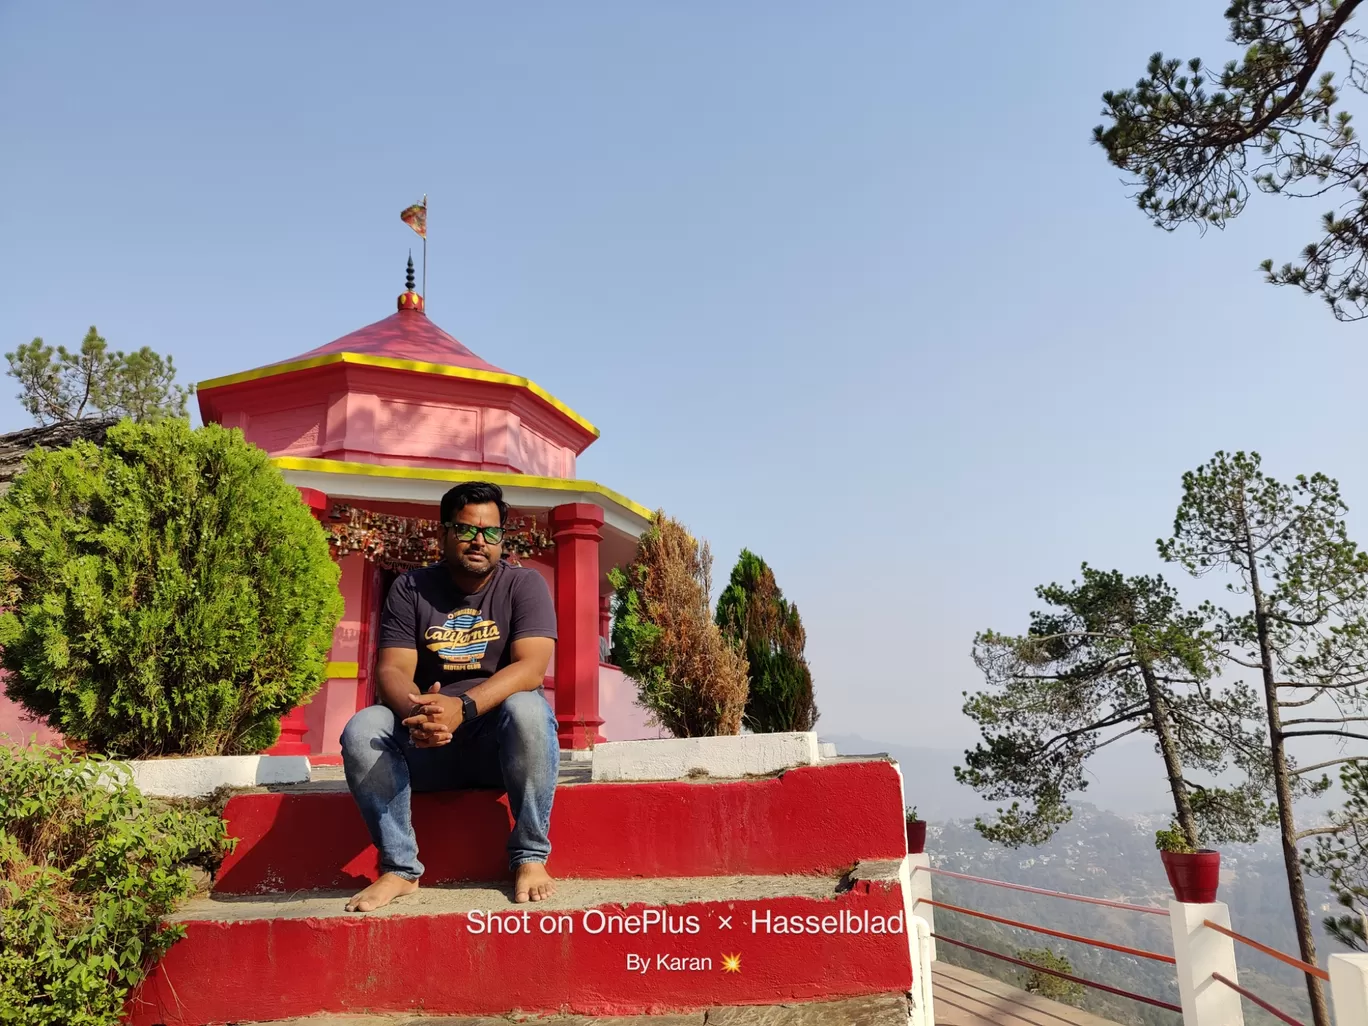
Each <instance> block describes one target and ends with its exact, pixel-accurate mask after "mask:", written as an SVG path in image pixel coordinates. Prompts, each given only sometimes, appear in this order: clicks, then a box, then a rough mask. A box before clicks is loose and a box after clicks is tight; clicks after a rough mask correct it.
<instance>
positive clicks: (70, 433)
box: [0, 420, 116, 492]
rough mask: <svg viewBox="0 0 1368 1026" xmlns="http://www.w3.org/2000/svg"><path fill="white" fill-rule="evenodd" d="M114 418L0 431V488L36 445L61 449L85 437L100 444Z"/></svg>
mask: <svg viewBox="0 0 1368 1026" xmlns="http://www.w3.org/2000/svg"><path fill="white" fill-rule="evenodd" d="M114 423H116V422H115V421H114V420H67V421H62V422H61V423H59V424H49V425H48V426H47V427H32V428H24V429H23V430H22V431H11V432H10V433H9V434H7V435H0V492H3V491H4V490H5V489H6V488H8V487H9V483H10V481H12V480H13V479H14V475H16V474H17V473H19V471H20V470H22V469H23V468H24V457H25V456H27V455H28V454H29V452H30V451H31V450H33V449H36V448H38V447H39V446H42V447H43V448H44V449H60V448H61V447H62V446H64V445H70V444H71V443H72V442H74V441H76V440H77V439H80V438H84V439H87V440H89V441H92V442H94V443H95V444H96V445H99V444H100V443H101V442H103V441H104V437H105V432H106V431H108V430H109V429H110V427H111V426H112V425H113V424H114Z"/></svg>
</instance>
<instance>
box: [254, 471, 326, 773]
mask: <svg viewBox="0 0 1368 1026" xmlns="http://www.w3.org/2000/svg"><path fill="white" fill-rule="evenodd" d="M299 497H300V498H301V499H303V500H304V502H305V504H307V505H308V507H309V510H310V511H311V512H312V513H313V515H314V519H315V520H322V519H323V516H324V514H325V513H326V512H327V509H328V497H327V496H326V495H324V494H323V493H322V492H320V491H319V490H318V489H317V488H301V489H299ZM308 732H309V724H308V721H307V720H306V719H305V718H304V706H302V705H297V706H295V707H294V708H293V709H291V710H290V711H289V712H287V713H286V714H285V715H284V716H282V717H281V718H280V738H279V739H278V740H277V741H276V743H275V744H274V745H272V746H271V747H270V748H268V749H266V754H267V755H308V754H309V746H308V745H307V744H306V743H305V742H304V735H305V734H307V733H308Z"/></svg>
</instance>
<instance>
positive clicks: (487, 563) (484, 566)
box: [456, 553, 498, 577]
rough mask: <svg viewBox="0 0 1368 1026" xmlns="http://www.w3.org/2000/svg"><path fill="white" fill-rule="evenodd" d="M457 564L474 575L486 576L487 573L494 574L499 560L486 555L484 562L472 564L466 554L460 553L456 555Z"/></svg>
mask: <svg viewBox="0 0 1368 1026" xmlns="http://www.w3.org/2000/svg"><path fill="white" fill-rule="evenodd" d="M456 565H457V566H459V567H460V568H461V569H462V570H463V571H465V572H466V573H468V574H471V575H472V576H474V577H484V576H485V575H486V574H492V573H493V572H494V568H495V567H496V566H497V565H498V561H497V560H495V559H491V558H490V557H489V556H488V555H486V556H485V558H484V562H481V563H473V564H472V563H471V562H469V560H468V559H467V558H466V557H465V556H464V555H462V554H460V553H458V554H457V555H456Z"/></svg>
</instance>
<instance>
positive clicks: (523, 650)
mask: <svg viewBox="0 0 1368 1026" xmlns="http://www.w3.org/2000/svg"><path fill="white" fill-rule="evenodd" d="M441 518H442V525H443V531H444V534H443V558H442V562H440V563H438V564H437V565H435V566H429V567H423V568H421V569H418V570H410V571H409V572H408V573H406V574H404V575H403V576H402V577H400V578H399V579H398V580H396V581H395V582H394V585H393V587H391V589H390V593H389V597H388V598H387V599H386V601H385V608H384V611H383V613H382V614H381V618H380V639H379V650H380V654H379V661H378V665H377V667H376V678H377V692H378V695H379V699H380V702H381V703H382V704H379V705H373V706H371V707H370V708H369V709H363V710H361V712H359V713H357V714H356V715H355V716H353V717H352V718H351V720H350V721H349V722H348V723H347V726H346V728H345V729H344V730H343V731H342V761H343V765H344V766H345V767H346V773H347V786H348V787H349V788H350V789H351V793H352V795H353V797H355V799H356V804H357V805H358V806H359V807H360V809H361V816H362V818H363V819H364V820H365V821H366V827H367V828H368V829H369V830H370V835H371V840H372V841H374V843H375V846H376V848H377V849H378V850H379V852H380V872H381V876H380V878H379V879H378V880H376V881H375V883H373V884H371V885H370V886H369V887H367V888H366V889H365V890H363V891H362V892H361V893H360V894H357V895H356V896H355V897H354V898H352V899H351V901H349V902H348V903H347V909H348V910H349V911H357V912H369V911H371V910H372V909H377V908H380V907H381V906H382V905H387V904H389V903H390V902H391V901H392V900H393V899H395V898H396V897H399V896H400V895H404V894H410V893H412V892H413V891H416V890H417V889H418V880H419V878H420V877H421V876H422V875H423V864H422V863H421V862H419V861H418V842H417V840H416V838H415V836H414V832H413V821H412V818H411V816H410V813H409V799H410V795H411V793H412V792H414V791H442V790H453V789H457V788H498V789H501V790H506V791H507V792H508V804H509V808H510V809H511V810H512V812H513V818H514V820H515V822H514V826H513V833H512V835H511V836H510V837H509V839H508V858H509V865H510V868H511V869H512V871H513V875H514V884H513V890H514V898H515V900H517V901H541V900H542V899H544V898H549V897H550V896H551V895H552V894H553V893H554V892H555V885H554V884H553V883H552V880H551V877H550V876H549V875H548V874H547V871H546V859H547V856H548V855H549V854H550V852H551V844H550V842H549V841H548V840H547V831H548V828H549V826H550V823H551V800H552V797H553V795H554V794H555V789H556V777H557V775H558V773H559V770H560V746H559V744H558V742H557V739H556V720H555V716H554V715H553V713H552V711H551V706H550V704H549V703H548V702H547V700H546V697H545V694H544V692H543V690H542V678H543V677H544V676H545V675H546V668H547V665H548V664H549V663H550V661H551V654H552V650H553V648H554V645H555V637H556V613H555V607H554V605H553V604H552V601H551V591H550V589H549V588H548V587H547V586H546V581H545V580H543V579H542V576H541V574H539V573H538V572H537V571H536V570H533V569H530V568H523V567H515V566H512V565H510V564H509V563H507V562H505V561H504V560H503V558H502V555H503V534H504V523H505V521H506V520H507V518H508V506H507V504H505V502H504V501H503V492H502V491H501V490H500V489H499V488H498V487H497V486H496V485H492V484H486V483H483V482H470V483H467V484H460V485H457V486H456V487H455V488H452V489H451V490H450V491H449V492H447V493H446V495H444V496H442V505H441Z"/></svg>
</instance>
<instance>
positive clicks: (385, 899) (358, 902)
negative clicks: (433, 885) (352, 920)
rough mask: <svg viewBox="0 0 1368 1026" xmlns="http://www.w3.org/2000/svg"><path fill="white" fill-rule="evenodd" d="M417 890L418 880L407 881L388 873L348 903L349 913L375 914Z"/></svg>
mask: <svg viewBox="0 0 1368 1026" xmlns="http://www.w3.org/2000/svg"><path fill="white" fill-rule="evenodd" d="M417 889H418V881H417V880H405V879H404V878H403V877H402V876H397V875H396V874H394V873H386V874H384V875H383V876H382V877H380V879H379V880H376V881H375V883H373V884H371V885H370V886H369V887H367V888H366V889H365V890H364V891H362V892H361V893H360V894H358V895H357V896H356V897H354V898H352V900H351V901H349V902H347V911H348V912H374V911H375V910H376V909H377V908H384V907H385V906H386V905H388V904H389V903H390V902H391V901H393V900H394V899H395V898H399V897H402V896H403V895H405V894H412V893H413V892H414V891H416V890H417Z"/></svg>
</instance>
